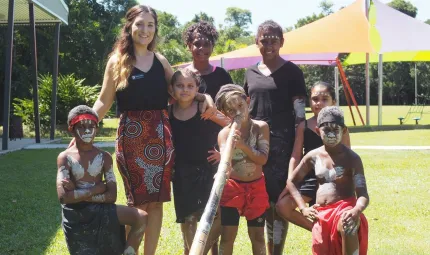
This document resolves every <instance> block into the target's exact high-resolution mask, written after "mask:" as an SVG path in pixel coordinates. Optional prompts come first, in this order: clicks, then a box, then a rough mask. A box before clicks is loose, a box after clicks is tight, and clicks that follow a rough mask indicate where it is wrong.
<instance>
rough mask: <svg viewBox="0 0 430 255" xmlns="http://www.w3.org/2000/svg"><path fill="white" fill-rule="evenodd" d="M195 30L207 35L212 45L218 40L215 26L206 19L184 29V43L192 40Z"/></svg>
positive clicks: (186, 43)
mask: <svg viewBox="0 0 430 255" xmlns="http://www.w3.org/2000/svg"><path fill="white" fill-rule="evenodd" d="M196 32H198V33H200V34H202V35H205V36H207V37H208V39H209V40H210V41H211V42H212V45H214V44H215V42H216V41H217V40H218V32H217V31H216V29H215V26H214V25H212V24H211V23H209V22H207V21H199V22H197V23H194V24H192V25H191V26H189V27H188V28H187V29H185V31H184V34H183V36H182V37H183V40H184V43H185V45H188V44H189V43H192V42H193V41H194V36H195V33H196Z"/></svg>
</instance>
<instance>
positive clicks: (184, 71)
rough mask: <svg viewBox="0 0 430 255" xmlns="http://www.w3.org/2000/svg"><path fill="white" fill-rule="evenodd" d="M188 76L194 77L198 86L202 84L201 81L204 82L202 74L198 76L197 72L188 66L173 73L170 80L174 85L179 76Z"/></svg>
mask: <svg viewBox="0 0 430 255" xmlns="http://www.w3.org/2000/svg"><path fill="white" fill-rule="evenodd" d="M181 75H182V76H184V77H185V76H188V77H191V78H193V79H194V81H195V82H196V85H197V87H199V86H200V83H202V79H201V78H200V76H198V75H197V74H195V73H194V72H193V71H191V70H190V69H188V68H182V69H179V70H177V71H176V72H174V73H173V76H172V79H171V80H170V85H172V86H173V85H174V84H175V83H176V81H177V80H178V78H179V76H181Z"/></svg>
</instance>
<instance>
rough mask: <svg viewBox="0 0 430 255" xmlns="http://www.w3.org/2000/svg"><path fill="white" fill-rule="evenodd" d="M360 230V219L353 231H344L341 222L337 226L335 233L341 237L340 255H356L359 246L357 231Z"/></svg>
mask: <svg viewBox="0 0 430 255" xmlns="http://www.w3.org/2000/svg"><path fill="white" fill-rule="evenodd" d="M359 228H360V219H358V222H357V225H356V227H355V228H354V230H353V231H346V230H345V228H344V227H343V223H342V220H340V221H339V223H338V225H337V231H338V233H339V234H340V235H341V237H342V254H343V255H358V254H359V245H360V243H359V242H358V229H359Z"/></svg>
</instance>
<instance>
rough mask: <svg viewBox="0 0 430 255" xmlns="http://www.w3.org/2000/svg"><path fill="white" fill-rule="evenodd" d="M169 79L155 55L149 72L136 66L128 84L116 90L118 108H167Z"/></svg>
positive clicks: (124, 109) (128, 109) (131, 109)
mask: <svg viewBox="0 0 430 255" xmlns="http://www.w3.org/2000/svg"><path fill="white" fill-rule="evenodd" d="M168 98H169V93H168V92H167V81H166V78H165V73H164V67H163V64H161V62H160V60H158V58H157V57H156V56H155V53H154V60H153V63H152V66H151V69H149V71H148V72H143V71H142V70H140V69H138V68H136V67H134V68H133V70H132V71H131V73H130V76H129V77H128V85H127V87H125V88H124V89H122V90H119V91H117V92H116V99H117V104H118V109H119V111H120V112H124V111H135V110H140V111H149V110H164V109H167V100H168Z"/></svg>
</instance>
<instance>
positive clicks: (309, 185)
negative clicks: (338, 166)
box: [300, 120, 323, 204]
mask: <svg viewBox="0 0 430 255" xmlns="http://www.w3.org/2000/svg"><path fill="white" fill-rule="evenodd" d="M303 138H304V139H303V151H304V155H306V154H308V153H309V152H310V151H311V150H314V149H316V148H318V147H321V146H323V142H322V140H321V137H320V136H319V135H317V134H316V133H315V132H314V131H312V129H310V128H309V127H308V121H307V120H305V130H304V136H303ZM304 155H303V156H304ZM317 189H318V183H317V178H316V176H315V169H312V170H311V171H310V172H309V173H308V174H307V175H306V176H305V178H304V179H303V182H302V184H301V186H300V193H301V194H302V195H303V196H307V197H310V198H312V201H311V204H313V203H315V199H316V192H317Z"/></svg>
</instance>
